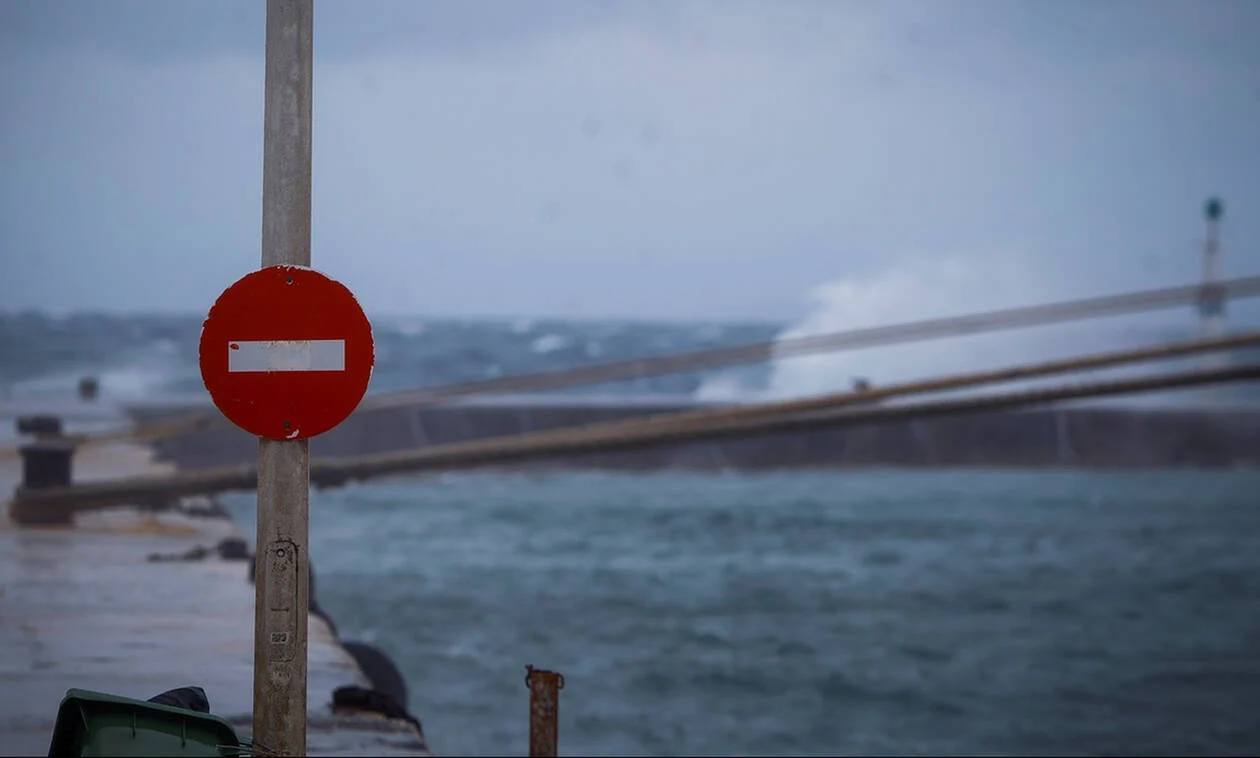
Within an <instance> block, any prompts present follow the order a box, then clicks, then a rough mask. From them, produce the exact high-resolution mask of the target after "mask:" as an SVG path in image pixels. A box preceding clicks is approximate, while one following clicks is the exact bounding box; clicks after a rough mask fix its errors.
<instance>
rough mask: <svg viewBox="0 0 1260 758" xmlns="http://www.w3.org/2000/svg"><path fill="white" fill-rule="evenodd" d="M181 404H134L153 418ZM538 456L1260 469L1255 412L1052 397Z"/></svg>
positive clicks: (173, 450) (397, 430)
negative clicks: (1011, 405)
mask: <svg viewBox="0 0 1260 758" xmlns="http://www.w3.org/2000/svg"><path fill="white" fill-rule="evenodd" d="M697 407H699V406H697V405H696V404H694V403H689V402H687V401H683V400H657V401H625V400H620V399H618V400H598V399H596V400H586V399H573V398H552V399H545V400H544V399H539V398H501V399H486V400H478V401H462V402H458V403H452V404H449V405H443V406H429V407H395V408H383V409H376V410H365V411H359V412H357V413H355V414H354V415H352V416H351V417H350V418H349V419H348V420H346V421H345V422H343V423H342V424H341V425H340V426H338V427H337V428H336V429H333V430H332V431H330V432H329V433H327V434H325V435H322V436H320V437H318V438H316V439H315V440H313V441H312V442H311V453H312V455H313V456H314V457H316V458H339V457H346V456H355V455H366V454H372V453H383V452H389V451H394V450H401V449H406V448H414V447H423V446H426V445H437V444H442V443H448V442H462V441H465V440H472V439H482V438H487V437H493V436H496V435H512V434H522V433H525V432H534V431H543V430H547V429H556V428H560V427H566V426H581V425H585V424H595V423H600V422H606V421H615V420H620V419H626V418H631V417H635V416H646V415H653V414H662V413H670V412H676V411H684V410H695V409H696V408H697ZM188 410H189V407H188V406H185V407H182V408H170V407H167V408H156V407H148V408H144V409H141V408H133V409H132V412H133V413H134V414H136V415H137V417H139V418H143V419H145V420H153V419H156V418H164V417H167V416H171V415H176V416H177V415H179V414H180V413H186V412H187V411H188ZM156 447H157V450H158V455H159V457H160V458H162V459H163V460H167V461H171V462H174V463H176V464H178V465H179V467H180V468H181V469H183V470H190V469H198V468H207V467H212V466H227V465H240V464H247V463H250V462H251V461H252V460H253V457H254V455H255V447H256V445H255V444H254V441H253V438H251V437H249V436H248V435H246V434H244V433H243V432H241V431H240V430H238V429H235V428H232V427H227V426H223V425H219V426H217V427H216V428H213V429H207V430H205V431H200V432H195V433H191V434H188V435H185V436H180V437H175V438H171V439H167V440H163V441H161V442H159V443H158V444H157V446H156ZM528 465H530V466H531V467H537V466H543V465H546V466H570V467H592V468H604V469H624V470H649V469H690V470H714V469H739V470H762V469H782V468H795V467H860V466H928V467H947V466H999V467H1001V466H1013V467H1014V466H1018V467H1025V466H1032V467H1036V466H1045V467H1066V468H1166V467H1185V468H1248V467H1260V412H1258V411H1256V410H1253V409H1221V410H1193V409H1183V410H1171V409H1162V410H1156V409H1138V408H1124V407H1099V406H1096V405H1095V406H1081V405H1077V406H1066V407H1063V406H1060V407H1052V408H1043V409H1033V410H1026V411H1010V412H988V413H977V414H973V415H966V416H956V417H943V418H925V419H921V420H915V421H901V422H893V423H887V424H881V425H876V426H862V427H852V428H838V429H820V430H815V431H809V432H799V433H791V434H783V435H777V436H774V437H760V438H748V439H733V440H723V441H717V442H704V443H692V444H682V445H675V446H668V447H657V448H650V449H643V450H635V451H631V452H624V453H621V452H619V453H600V454H593V455H584V456H577V457H569V458H566V459H564V460H557V461H555V462H549V463H546V464H528Z"/></svg>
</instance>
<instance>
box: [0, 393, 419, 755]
mask: <svg viewBox="0 0 1260 758" xmlns="http://www.w3.org/2000/svg"><path fill="white" fill-rule="evenodd" d="M100 415H101V414H100V411H99V409H97V410H96V412H95V413H93V414H92V416H93V421H99V420H100ZM118 421H120V419H119V418H118V417H117V415H116V416H115V422H118ZM0 424H7V425H8V426H9V428H12V424H13V418H12V417H10V418H4V417H0ZM70 427H71V428H70V431H73V430H74V426H73V424H71V425H70ZM173 468H174V467H173V465H172V464H171V463H163V462H158V461H156V460H154V457H153V453H152V451H151V450H150V449H148V448H145V447H141V446H137V445H132V444H126V443H117V444H107V445H93V446H88V447H85V448H83V449H82V450H80V451H79V453H78V455H77V456H76V458H75V460H74V479H75V480H76V481H91V480H100V479H105V478H112V477H119V476H128V475H138V474H154V473H160V472H162V471H164V470H173ZM20 477H21V461H20V459H17V458H14V457H7V458H0V492H3V493H4V494H5V496H6V497H7V495H8V494H9V493H11V492H12V491H13V489H14V487H15V486H16V485H17V484H18V481H19V479H20ZM181 506H182V509H181V511H177V512H162V513H152V512H143V511H141V510H138V509H134V508H131V509H127V508H123V509H112V510H108V511H101V512H95V513H87V514H80V515H78V516H77V517H76V519H75V522H74V524H73V525H71V526H61V527H40V528H30V527H24V528H19V527H17V526H15V525H14V524H12V523H11V522H10V521H9V520H8V517H7V514H6V516H5V517H4V518H3V520H0V754H3V755H44V754H46V753H47V750H48V746H49V741H50V739H51V735H52V729H53V724H54V721H55V718H56V713H57V706H58V704H59V703H60V701H61V698H62V696H63V695H64V694H65V691H66V690H67V689H69V688H71V687H78V688H85V689H90V690H97V691H101V692H108V693H111V694H116V695H123V696H126V697H132V698H138V699H142V700H143V699H147V698H149V697H152V696H154V695H157V694H158V693H160V692H163V691H165V690H168V689H172V688H175V687H182V686H187V685H196V686H200V687H202V688H204V690H205V692H206V694H207V696H208V698H209V701H210V710H211V712H213V713H214V714H216V715H219V716H221V717H223V718H225V719H227V720H228V721H230V722H231V723H232V724H233V725H234V726H235V727H236V729H237V732H238V734H240V736H242V737H247V736H249V735H250V732H251V729H250V721H251V719H252V697H253V693H252V686H253V677H252V667H253V619H254V611H253V604H254V589H253V587H252V586H251V585H250V583H249V580H248V575H249V564H250V560H249V559H243V558H242V557H241V556H239V555H238V556H235V557H233V558H227V557H223V555H221V554H219V553H218V552H217V551H215V550H214V549H213V548H215V546H217V545H219V544H220V542H221V541H222V540H224V539H235V540H239V539H240V538H241V537H242V535H241V532H240V530H239V529H238V528H237V526H236V524H235V523H233V522H232V521H231V520H230V519H229V518H228V517H227V516H226V515H225V514H223V513H222V511H220V510H218V509H215V508H213V507H212V506H213V503H210V502H209V501H207V500H204V499H201V500H200V501H199V500H198V499H188V500H186V501H184V502H183V503H182V504H181ZM6 512H7V508H6ZM238 544H239V543H238ZM198 547H202V548H211V549H210V550H208V551H205V552H207V555H206V556H205V557H203V558H201V559H198V560H164V561H160V562H157V561H154V560H152V559H151V558H150V556H166V557H169V556H176V555H185V554H188V553H190V552H192V553H197V552H200V551H197V548H198ZM382 611H383V612H384V609H382ZM308 629H309V635H310V649H309V661H310V663H309V679H308V702H309V707H310V714H309V738H308V739H309V742H308V749H309V752H310V753H311V754H312V755H429V752H428V748H427V746H426V744H425V741H424V738H423V735H422V734H421V733H420V731H419V730H418V729H417V728H416V727H414V726H413V725H411V724H410V723H408V722H407V721H405V720H400V719H388V718H385V717H382V716H379V715H376V714H374V713H363V712H358V713H346V712H345V711H344V710H337V711H334V710H333V708H332V695H333V692H334V691H335V690H336V689H337V688H339V687H343V686H347V685H349V686H358V687H363V688H365V689H367V688H370V687H371V683H370V682H369V681H368V679H367V677H366V676H365V675H364V673H363V671H361V670H360V669H359V667H358V665H357V664H356V663H355V660H354V658H353V657H352V656H351V655H350V654H349V653H348V652H347V650H346V649H345V648H343V647H342V645H341V644H340V643H339V642H338V640H337V639H336V637H335V636H334V634H333V632H332V630H331V629H330V627H329V625H328V624H327V623H326V622H325V621H324V620H323V619H321V618H319V617H318V616H315V615H313V614H312V615H308Z"/></svg>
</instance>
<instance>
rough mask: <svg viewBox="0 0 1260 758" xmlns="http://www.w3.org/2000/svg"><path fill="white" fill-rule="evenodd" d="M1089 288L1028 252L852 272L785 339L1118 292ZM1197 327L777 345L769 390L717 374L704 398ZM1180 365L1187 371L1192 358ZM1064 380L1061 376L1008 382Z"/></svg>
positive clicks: (1186, 332) (1009, 358)
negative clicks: (800, 352)
mask: <svg viewBox="0 0 1260 758" xmlns="http://www.w3.org/2000/svg"><path fill="white" fill-rule="evenodd" d="M1082 284H1083V283H1070V282H1065V281H1063V280H1060V279H1059V278H1057V277H1056V276H1054V275H1052V274H1050V275H1048V274H1047V273H1046V272H1045V271H1044V270H1043V269H1041V268H1040V267H1035V266H1031V265H1028V261H1027V260H1026V259H1024V258H1021V257H1018V256H1010V257H1004V258H997V257H977V258H974V259H973V258H971V257H970V256H969V257H968V260H966V261H963V260H961V259H959V258H946V259H938V260H929V261H923V260H920V261H915V262H908V263H903V264H899V265H892V266H889V267H887V268H885V269H884V270H882V271H880V272H878V273H877V274H875V275H873V276H869V277H857V276H853V277H844V278H841V279H838V280H835V281H832V282H828V283H825V284H822V285H820V286H818V287H815V288H814V289H813V290H811V291H810V292H809V293H808V300H809V302H810V304H811V308H810V310H809V312H808V313H807V315H806V316H805V317H804V318H803V319H802V320H801V321H799V322H798V323H796V324H795V325H794V326H792V327H791V328H789V329H787V330H785V331H783V332H781V333H780V334H779V335H778V336H777V338H776V339H777V341H778V342H779V343H780V344H782V342H783V341H784V340H789V339H794V338H799V337H805V336H811V335H817V334H827V333H834V332H843V331H848V330H854V329H863V328H867V327H873V326H883V325H888V324H897V323H906V322H914V321H919V320H924V319H933V318H939V317H947V316H958V315H964V314H968V313H976V312H982V311H989V310H999V309H1004V308H1013V307H1019V306H1026V305H1034V304H1039V303H1047V302H1054V301H1059V300H1067V299H1072V298H1078V297H1083V296H1091V295H1094V294H1103V293H1104V292H1106V291H1108V289H1109V288H1106V287H1099V286H1082ZM1073 285H1075V286H1073ZM1082 290H1084V292H1082ZM1193 323H1194V322H1193V317H1192V315H1191V314H1190V313H1185V314H1181V315H1178V314H1170V313H1168V312H1159V313H1154V314H1137V315H1127V316H1118V317H1113V318H1107V319H1102V320H1098V319H1095V320H1090V321H1085V322H1077V323H1064V324H1051V325H1046V326H1038V327H1027V328H1021V329H1015V330H1010V331H1000V332H993V333H987V334H976V335H966V336H958V337H948V338H934V339H929V340H925V341H921V342H912V343H906V344H897V345H888V346H879V347H869V348H862V349H857V350H847V351H840V352H833V353H824V354H819V355H808V356H794V357H788V356H786V355H784V354H782V352H779V351H777V350H776V351H772V352H774V353H775V354H776V356H775V358H774V359H773V363H772V366H771V370H770V376H769V379H768V382H767V387H766V388H765V390H764V391H761V392H753V393H749V392H747V391H746V390H743V389H742V388H741V387H739V386H738V383H737V382H734V381H732V379H731V378H730V377H723V376H717V377H714V378H713V379H711V380H709V381H706V382H705V383H704V384H703V385H702V386H701V387H700V389H699V390H698V391H697V393H696V394H697V398H698V399H701V400H727V401H729V400H745V401H766V400H780V399H788V398H795V397H806V396H812V395H820V394H826V393H833V392H843V391H846V390H849V389H851V388H852V387H853V386H854V383H855V382H856V381H857V380H865V381H867V382H869V383H870V384H872V385H874V386H879V385H888V384H896V383H901V382H910V381H914V380H918V379H926V378H929V377H938V376H946V375H954V374H965V373H970V372H976V371H982V370H988V369H996V368H1004V367H1009V366H1016V365H1021V364H1027V363H1036V362H1042V361H1048V360H1056V359H1064V358H1070V357H1073V356H1077V355H1083V354H1087V353H1102V352H1108V351H1114V350H1123V349H1129V348H1135V347H1138V346H1139V345H1151V344H1156V343H1159V342H1164V341H1168V340H1172V339H1188V338H1191V337H1193V336H1194V333H1193ZM1180 365H1181V366H1183V367H1184V365H1185V364H1184V361H1183V362H1180ZM1163 366H1164V367H1165V368H1166V367H1168V366H1169V364H1168V363H1165V364H1163ZM1150 368H1151V366H1150V365H1149V364H1148V365H1142V366H1132V367H1121V368H1116V369H1109V370H1104V371H1094V372H1090V374H1089V375H1088V378H1089V379H1103V378H1119V377H1123V376H1136V375H1138V374H1141V373H1144V372H1145V371H1148V370H1150ZM1061 381H1063V379H1062V378H1053V377H1052V378H1047V379H1039V380H1028V381H1024V382H1019V383H1017V384H1011V385H1008V387H1010V388H1015V387H1020V388H1026V387H1029V386H1036V385H1044V384H1053V383H1057V382H1061ZM977 391H983V390H977ZM1183 394H1184V393H1183Z"/></svg>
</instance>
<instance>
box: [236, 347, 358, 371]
mask: <svg viewBox="0 0 1260 758" xmlns="http://www.w3.org/2000/svg"><path fill="white" fill-rule="evenodd" d="M345 370H346V341H345V340H259V341H256V342H246V341H240V342H229V343H228V373H245V372H269V371H345Z"/></svg>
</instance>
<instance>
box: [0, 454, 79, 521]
mask: <svg viewBox="0 0 1260 758" xmlns="http://www.w3.org/2000/svg"><path fill="white" fill-rule="evenodd" d="M74 448H75V445H74V442H73V441H72V440H68V439H65V438H53V437H50V438H46V439H37V440H36V441H34V442H32V443H30V444H28V445H23V446H22V447H21V448H19V452H20V453H21V454H22V486H21V487H20V488H19V489H18V492H17V497H15V498H14V499H13V505H12V507H11V509H10V515H11V516H12V517H13V520H14V521H16V522H17V523H19V524H23V525H27V524H70V523H73V521H74V515H73V512H72V511H71V510H70V509H67V508H39V507H32V506H30V505H26V504H24V503H23V501H22V490H41V489H48V488H50V487H68V486H69V485H70V481H71V477H72V474H73V462H74Z"/></svg>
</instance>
